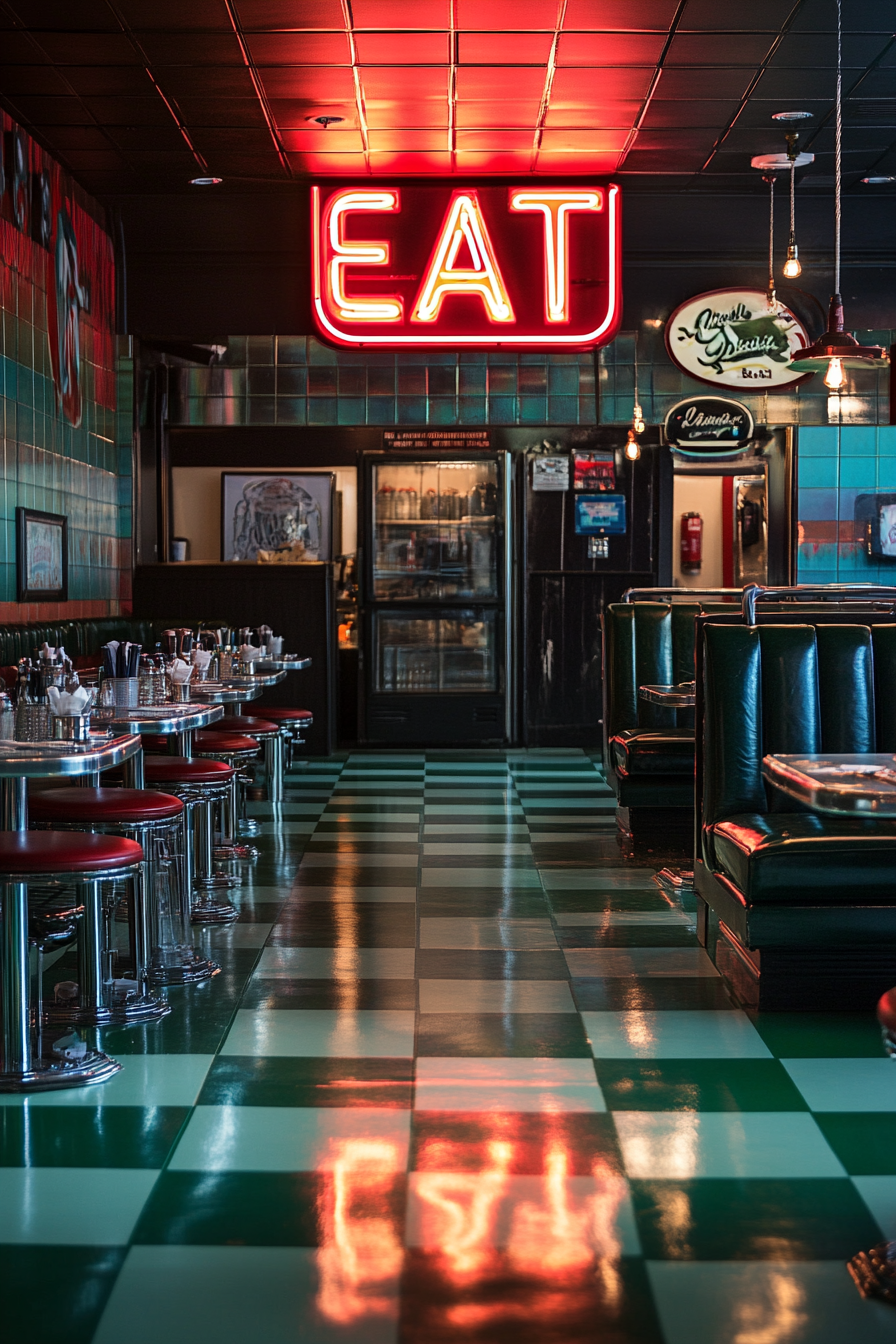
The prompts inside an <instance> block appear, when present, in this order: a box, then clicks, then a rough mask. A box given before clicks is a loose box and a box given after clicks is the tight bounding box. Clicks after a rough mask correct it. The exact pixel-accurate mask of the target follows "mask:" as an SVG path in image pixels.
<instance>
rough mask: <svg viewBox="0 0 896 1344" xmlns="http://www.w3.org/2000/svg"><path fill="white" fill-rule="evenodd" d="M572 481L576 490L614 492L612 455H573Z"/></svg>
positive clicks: (614, 459)
mask: <svg viewBox="0 0 896 1344" xmlns="http://www.w3.org/2000/svg"><path fill="white" fill-rule="evenodd" d="M572 460H573V480H574V483H575V488H576V489H577V490H615V489H616V458H615V456H614V454H613V453H578V452H577V453H573V455H572Z"/></svg>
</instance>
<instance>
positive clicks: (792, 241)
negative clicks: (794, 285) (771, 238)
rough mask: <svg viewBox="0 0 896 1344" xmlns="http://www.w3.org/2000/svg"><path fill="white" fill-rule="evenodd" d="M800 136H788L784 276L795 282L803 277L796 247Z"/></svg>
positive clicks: (795, 134) (792, 132)
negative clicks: (788, 208) (786, 236)
mask: <svg viewBox="0 0 896 1344" xmlns="http://www.w3.org/2000/svg"><path fill="white" fill-rule="evenodd" d="M798 140H799V136H798V135H797V133H796V132H795V131H790V132H789V133H788V135H787V157H788V159H789V160H790V236H789V237H788V239H787V260H786V261H785V262H784V272H783V273H784V276H785V277H786V279H788V280H795V279H796V278H797V276H798V275H802V273H803V268H802V266H801V265H800V252H799V248H798V247H797V245H796V156H797V141H798Z"/></svg>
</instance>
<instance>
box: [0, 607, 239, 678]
mask: <svg viewBox="0 0 896 1344" xmlns="http://www.w3.org/2000/svg"><path fill="white" fill-rule="evenodd" d="M203 624H205V622H203ZM223 624H226V622H222V621H215V622H208V625H209V628H212V629H213V628H215V626H220V625H223ZM179 625H183V621H158V620H151V621H150V620H145V619H142V618H141V617H139V616H103V617H96V618H89V619H81V620H71V621H47V622H46V623H38V624H34V625H0V674H2V676H3V677H4V678H5V679H6V680H7V681H10V680H11V679H12V678H13V677H14V676H15V664H16V663H17V662H18V660H19V659H20V658H30V657H32V656H33V654H34V650H35V649H39V648H40V647H41V645H42V644H45V643H46V644H49V645H50V646H51V648H54V649H55V648H58V647H59V645H60V644H61V645H63V646H64V648H65V651H66V653H67V654H68V655H69V657H70V658H71V659H73V660H79V665H84V663H85V662H86V661H88V660H93V661H94V662H97V663H98V662H99V661H100V649H101V648H102V646H103V645H104V644H106V643H107V642H108V641H109V640H110V639H117V640H122V639H125V640H132V641H133V642H135V643H137V644H142V645H143V648H144V651H145V652H146V653H151V652H152V650H153V649H154V648H155V645H156V641H157V640H158V639H159V636H160V635H161V632H162V631H163V630H166V629H172V628H175V627H176V626H179Z"/></svg>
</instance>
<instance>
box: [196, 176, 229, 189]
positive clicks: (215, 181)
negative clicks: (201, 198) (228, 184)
mask: <svg viewBox="0 0 896 1344" xmlns="http://www.w3.org/2000/svg"><path fill="white" fill-rule="evenodd" d="M223 181H224V179H223V177H191V178H190V186H191V187H217V186H219V185H220V183H221V182H223Z"/></svg>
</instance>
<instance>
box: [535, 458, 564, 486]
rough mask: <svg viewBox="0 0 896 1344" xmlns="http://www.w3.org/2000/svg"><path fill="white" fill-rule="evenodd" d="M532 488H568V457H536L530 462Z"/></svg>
mask: <svg viewBox="0 0 896 1344" xmlns="http://www.w3.org/2000/svg"><path fill="white" fill-rule="evenodd" d="M532 489H533V490H568V489H569V457H568V456H566V455H564V456H563V457H536V458H534V459H533V462H532Z"/></svg>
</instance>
